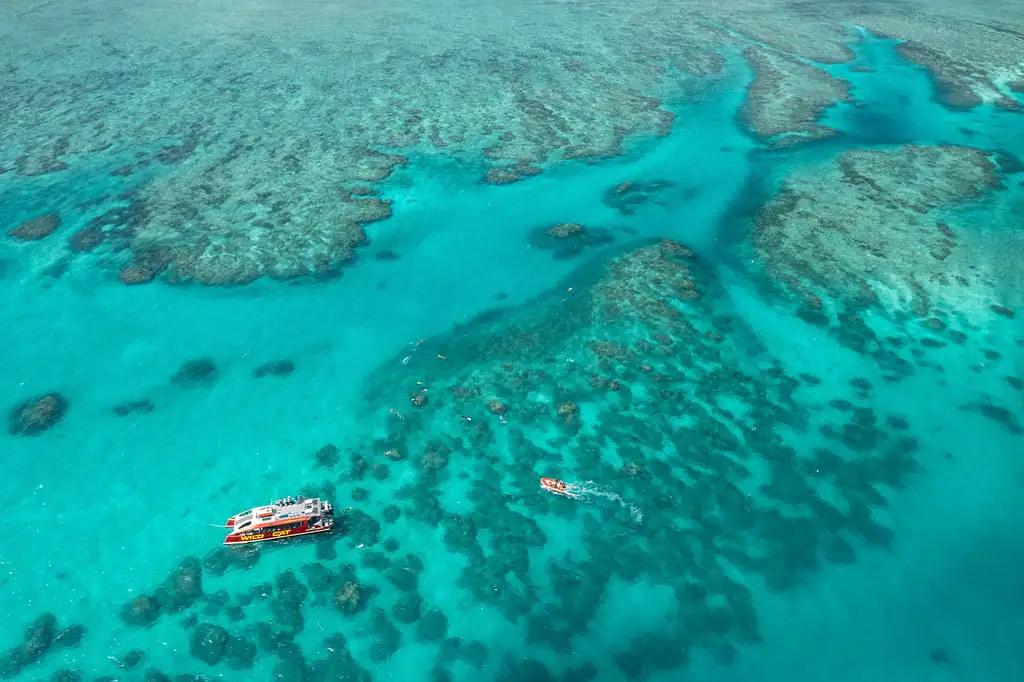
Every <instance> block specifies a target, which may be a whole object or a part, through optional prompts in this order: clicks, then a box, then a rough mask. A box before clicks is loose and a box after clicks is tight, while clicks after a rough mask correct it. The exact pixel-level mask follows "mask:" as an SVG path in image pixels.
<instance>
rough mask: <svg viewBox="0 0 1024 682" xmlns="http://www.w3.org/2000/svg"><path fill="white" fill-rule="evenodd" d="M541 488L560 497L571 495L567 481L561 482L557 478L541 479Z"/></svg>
mask: <svg viewBox="0 0 1024 682" xmlns="http://www.w3.org/2000/svg"><path fill="white" fill-rule="evenodd" d="M540 487H541V488H544V489H545V490H549V491H551V492H553V493H557V494H559V495H568V494H569V485H568V484H567V483H566V482H565V481H559V480H558V479H557V478H542V479H540Z"/></svg>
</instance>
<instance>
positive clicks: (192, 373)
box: [171, 358, 218, 386]
mask: <svg viewBox="0 0 1024 682" xmlns="http://www.w3.org/2000/svg"><path fill="white" fill-rule="evenodd" d="M217 374H218V371H217V365H216V364H215V363H214V362H213V360H210V359H209V358H198V359H196V360H188V361H186V362H184V363H182V365H181V367H179V368H178V371H177V372H175V373H174V374H173V375H172V376H171V383H173V384H177V385H179V386H200V385H206V384H212V383H214V382H215V381H217Z"/></svg>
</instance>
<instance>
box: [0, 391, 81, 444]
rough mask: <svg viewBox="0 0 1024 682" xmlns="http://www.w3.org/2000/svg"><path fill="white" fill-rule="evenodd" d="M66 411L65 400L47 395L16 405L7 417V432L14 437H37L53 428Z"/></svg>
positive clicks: (58, 394) (54, 394) (53, 395)
mask: <svg viewBox="0 0 1024 682" xmlns="http://www.w3.org/2000/svg"><path fill="white" fill-rule="evenodd" d="M67 411H68V401H67V398H65V397H64V396H62V395H61V394H60V393H47V394H45V395H41V396H39V397H36V398H30V399H29V400H26V401H25V402H23V403H20V404H18V405H16V406H15V407H14V408H13V409H12V410H11V411H10V414H8V416H7V430H8V432H9V433H10V434H11V435H14V436H37V435H39V434H41V433H42V432H44V431H46V430H48V429H50V428H53V426H54V425H56V424H57V422H59V421H60V420H61V419H63V418H64V415H65V414H66V413H67Z"/></svg>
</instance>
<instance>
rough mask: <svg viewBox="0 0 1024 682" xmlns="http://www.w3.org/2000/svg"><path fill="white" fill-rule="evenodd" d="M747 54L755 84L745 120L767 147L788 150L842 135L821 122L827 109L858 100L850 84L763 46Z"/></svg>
mask: <svg viewBox="0 0 1024 682" xmlns="http://www.w3.org/2000/svg"><path fill="white" fill-rule="evenodd" d="M743 55H744V57H745V58H746V60H747V62H748V63H749V64H750V66H751V68H752V69H753V71H754V80H753V82H752V83H751V84H750V88H749V89H748V91H747V100H746V102H745V103H744V106H743V111H742V112H741V116H742V117H743V120H744V121H745V123H746V125H747V127H748V128H749V129H750V130H751V131H752V132H754V133H755V134H756V135H758V136H760V137H761V138H764V140H765V142H766V144H767V145H769V146H771V147H785V146H789V145H793V144H800V143H804V142H809V141H812V140H820V139H823V138H826V137H831V136H832V135H835V134H836V132H837V131H835V130H833V129H832V128H829V127H828V126H824V125H822V124H820V123H819V122H818V120H819V119H820V118H821V115H822V113H823V112H824V110H825V109H826V108H827V107H830V106H834V105H836V104H839V103H846V102H850V101H852V97H851V96H850V87H849V84H848V83H847V82H846V81H844V80H841V79H839V78H835V77H833V76H830V75H829V74H828V73H826V72H825V71H823V70H821V69H819V68H816V67H814V66H811V65H809V64H805V63H802V62H800V61H798V60H796V59H793V58H792V57H787V56H785V55H779V54H777V53H775V52H772V51H769V50H765V49H763V48H760V47H757V46H751V47H748V48H746V49H745V50H744V51H743ZM800 117H803V118H802V120H801V118H800Z"/></svg>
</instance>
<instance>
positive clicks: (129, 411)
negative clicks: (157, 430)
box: [110, 399, 156, 417]
mask: <svg viewBox="0 0 1024 682" xmlns="http://www.w3.org/2000/svg"><path fill="white" fill-rule="evenodd" d="M155 409H156V405H154V404H153V401H152V400H147V399H142V400H126V401H125V402H123V403H118V404H117V405H114V407H112V408H111V409H110V411H111V412H112V413H113V414H114V416H117V417H127V416H129V415H133V414H150V413H151V412H152V411H153V410H155Z"/></svg>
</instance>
